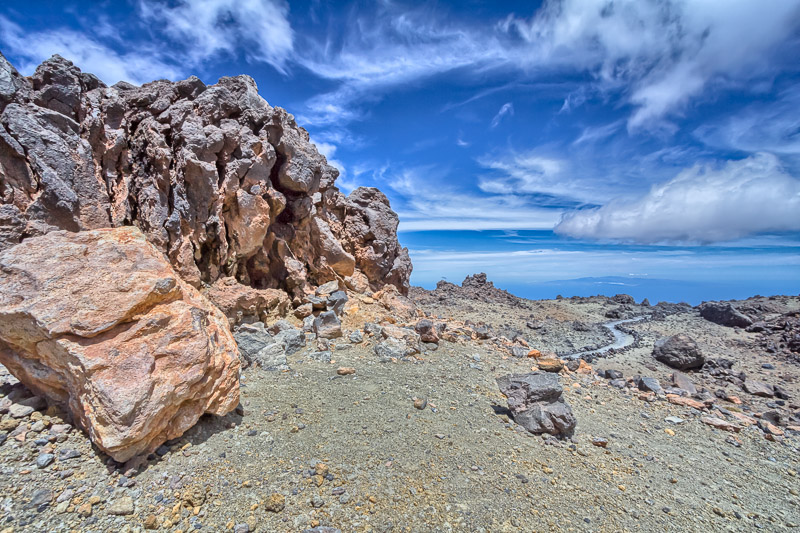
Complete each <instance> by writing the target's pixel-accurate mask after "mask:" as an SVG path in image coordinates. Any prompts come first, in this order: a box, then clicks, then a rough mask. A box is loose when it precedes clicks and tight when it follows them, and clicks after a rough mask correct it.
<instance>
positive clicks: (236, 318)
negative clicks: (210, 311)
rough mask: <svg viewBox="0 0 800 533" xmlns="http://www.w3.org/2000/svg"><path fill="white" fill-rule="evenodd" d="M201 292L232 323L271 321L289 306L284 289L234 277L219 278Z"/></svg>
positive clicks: (281, 314)
mask: <svg viewBox="0 0 800 533" xmlns="http://www.w3.org/2000/svg"><path fill="white" fill-rule="evenodd" d="M203 295H204V296H205V297H206V298H208V299H209V300H211V302H212V303H213V304H214V305H216V306H217V307H219V308H220V309H221V310H222V312H223V313H225V316H227V317H228V320H229V321H230V323H231V324H232V325H234V324H240V323H241V322H242V321H243V320H244V319H245V318H254V319H255V320H256V321H259V322H270V321H272V320H273V319H275V318H277V317H280V316H283V315H284V314H285V313H286V310H287V308H288V307H289V297H288V296H286V293H285V292H283V291H280V290H277V289H260V290H259V289H253V288H252V287H248V286H247V285H242V284H241V283H239V282H238V281H236V279H234V278H220V279H218V280H217V281H216V282H215V283H214V284H213V285H211V286H210V287H208V288H206V289H204V290H203ZM309 314H311V313H309Z"/></svg>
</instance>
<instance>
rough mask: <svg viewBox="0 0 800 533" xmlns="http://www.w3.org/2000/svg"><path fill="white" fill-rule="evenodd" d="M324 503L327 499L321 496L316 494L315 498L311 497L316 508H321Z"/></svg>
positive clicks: (312, 504)
mask: <svg viewBox="0 0 800 533" xmlns="http://www.w3.org/2000/svg"><path fill="white" fill-rule="evenodd" d="M323 505H325V500H323V499H322V498H320V497H319V496H314V497H313V498H311V507H314V508H315V509H319V508H320V507H322V506H323Z"/></svg>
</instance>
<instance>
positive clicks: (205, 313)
mask: <svg viewBox="0 0 800 533" xmlns="http://www.w3.org/2000/svg"><path fill="white" fill-rule="evenodd" d="M335 178H336V171H335V170H334V169H333V168H332V167H330V166H329V165H328V164H327V162H326V161H325V159H324V157H322V156H320V155H319V154H318V153H317V151H316V149H315V148H314V147H313V145H312V144H310V143H309V141H308V135H307V133H306V132H305V131H304V130H303V129H302V128H300V127H298V126H297V125H296V124H295V123H294V119H293V118H292V117H291V115H289V114H288V113H286V112H285V111H284V110H282V109H280V108H274V107H271V106H269V105H268V104H267V103H266V101H264V100H263V99H262V98H261V97H260V96H258V94H257V92H256V87H255V83H254V82H253V81H252V79H250V78H248V77H246V76H239V77H236V78H223V79H222V80H220V81H219V83H218V84H216V85H213V86H206V85H204V84H203V83H202V82H200V81H199V80H198V79H196V78H190V79H188V80H184V81H181V82H177V83H172V82H167V81H157V82H153V83H151V84H146V85H144V86H142V87H134V86H131V85H128V84H124V83H121V84H117V85H115V86H113V87H106V86H104V85H103V84H102V83H101V82H100V81H99V80H97V78H95V77H93V76H91V75H89V74H85V73H83V72H81V71H80V70H79V69H77V67H75V66H74V65H72V64H71V63H69V62H68V61H66V60H64V59H62V58H59V57H54V58H52V59H50V60H48V61H47V62H45V63H44V64H43V65H41V66H40V67H39V69H37V71H36V73H35V74H34V75H33V76H31V77H29V78H25V77H22V76H21V75H19V74H18V73H17V72H16V70H15V69H14V68H13V67H12V66H11V65H10V64H8V63H7V62H5V60H4V59H2V56H0V362H2V363H3V364H4V365H5V366H0V471H2V476H1V477H0V533H18V532H27V531H31V532H40V531H48V532H50V531H52V532H72V531H81V532H107V531H119V532H142V531H164V532H172V533H177V532H181V533H189V532H193V531H233V532H235V533H250V532H255V531H287V532H288V531H313V532H328V533H332V532H336V531H339V532H342V531H344V532H350V531H365V532H369V531H380V532H388V531H397V532H417V531H419V532H425V531H469V532H472V531H483V532H495V531H748V530H766V531H788V530H792V529H795V528H797V527H798V526H800V481H799V480H798V477H797V469H798V467H797V465H798V459H800V451H799V450H798V437H799V436H800V401H799V400H798V398H800V382H798V379H799V378H800V367H799V366H798V364H800V359H798V357H799V356H800V342H798V341H799V339H800V337H798V336H799V335H800V297H797V296H774V297H768V298H765V297H754V298H751V299H748V300H745V301H737V302H706V303H704V304H702V305H700V306H697V307H692V306H690V305H688V304H680V303H659V304H657V305H650V303H649V302H647V301H644V302H638V303H637V302H636V301H634V299H633V298H632V297H630V296H627V295H617V296H615V297H613V298H608V297H604V296H595V297H588V298H578V297H575V298H560V297H559V298H557V299H555V300H547V301H530V300H525V299H522V298H518V297H516V296H514V295H512V294H509V293H508V292H506V291H503V290H501V289H498V288H497V287H495V286H494V285H493V284H492V283H491V282H490V281H488V280H487V277H486V275H485V274H476V275H474V276H469V277H467V279H465V280H464V282H463V283H462V284H461V285H455V284H452V283H446V282H442V283H440V284H439V285H438V286H437V287H436V289H435V290H432V291H428V290H424V289H421V288H417V287H409V274H410V271H411V264H410V262H409V260H408V254H407V251H406V250H405V249H403V248H401V247H400V245H399V244H398V241H397V235H396V228H397V216H396V214H395V213H394V212H393V211H392V210H391V208H390V206H389V202H388V201H387V200H386V198H385V196H383V194H381V193H380V191H378V190H376V189H363V188H362V189H356V190H355V191H353V193H352V194H351V195H350V196H347V197H345V196H344V195H342V194H341V193H340V192H339V191H338V190H337V189H336V187H335V185H334V180H335Z"/></svg>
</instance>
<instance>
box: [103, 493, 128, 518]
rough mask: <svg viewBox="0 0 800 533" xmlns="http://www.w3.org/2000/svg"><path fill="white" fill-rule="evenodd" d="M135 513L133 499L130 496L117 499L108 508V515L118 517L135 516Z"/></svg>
mask: <svg viewBox="0 0 800 533" xmlns="http://www.w3.org/2000/svg"><path fill="white" fill-rule="evenodd" d="M133 511H134V506H133V498H132V497H130V496H122V497H121V498H117V499H116V500H114V502H113V503H112V504H111V505H110V506H109V507H108V514H112V515H116V516H127V515H131V514H133Z"/></svg>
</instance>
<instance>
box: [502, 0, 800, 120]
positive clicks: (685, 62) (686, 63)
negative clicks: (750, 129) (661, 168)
mask: <svg viewBox="0 0 800 533" xmlns="http://www.w3.org/2000/svg"><path fill="white" fill-rule="evenodd" d="M798 21H800V2H798V0H786V1H782V2H775V3H771V4H770V5H769V7H765V6H764V5H763V4H760V3H758V2H746V1H743V2H730V1H728V0H708V1H704V2H670V1H667V0H617V1H615V2H609V1H606V0H561V1H556V0H551V1H548V2H546V3H545V5H544V7H543V8H542V9H541V10H540V11H539V12H538V13H537V14H536V15H535V16H533V17H531V18H530V19H527V20H525V19H518V18H515V17H509V19H508V20H507V21H506V22H505V23H504V25H503V28H504V29H505V30H506V31H509V32H516V33H518V34H519V35H520V36H522V38H524V39H525V40H526V41H528V42H529V43H531V45H532V53H531V55H530V56H529V60H530V61H531V62H532V63H534V64H549V65H551V66H556V65H562V66H564V67H570V68H577V69H583V70H587V71H589V72H591V73H592V74H593V75H594V76H595V77H596V79H597V81H598V84H599V86H600V87H601V88H605V89H619V88H622V89H624V91H625V92H626V93H627V94H628V95H629V100H630V102H631V103H632V104H634V105H635V106H636V109H635V111H634V112H633V114H632V115H631V117H630V119H629V121H628V126H629V128H630V129H636V128H640V127H652V126H653V125H654V124H653V122H654V121H655V122H656V124H655V125H658V121H660V120H661V119H663V118H664V117H665V116H668V115H669V114H671V113H675V112H680V111H682V110H683V109H684V108H685V106H686V104H687V103H688V102H689V100H690V99H691V98H693V97H696V96H698V95H699V94H700V93H701V92H702V91H703V89H705V88H706V87H707V86H708V85H709V83H711V82H712V81H713V80H715V79H716V78H720V77H721V78H734V79H743V80H747V79H752V78H755V77H758V76H759V75H762V74H764V73H765V72H767V71H768V66H769V63H768V61H766V59H767V57H768V54H769V53H770V52H772V51H774V49H775V47H776V46H777V45H778V44H780V43H783V42H785V40H786V38H787V36H789V35H791V33H792V32H793V31H794V30H796V29H797V27H798ZM784 53H785V51H784ZM565 106H567V103H566V102H565ZM567 107H569V106H567Z"/></svg>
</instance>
